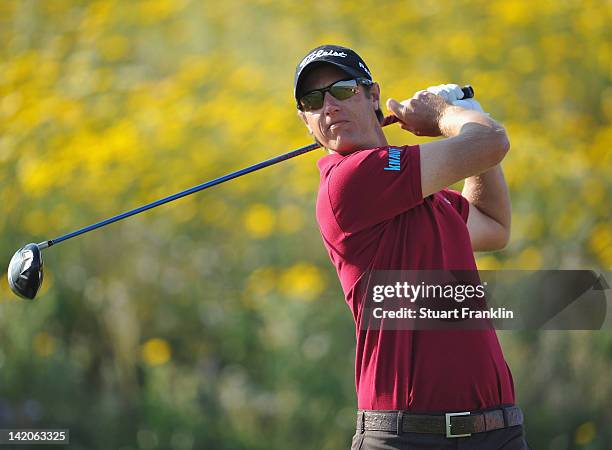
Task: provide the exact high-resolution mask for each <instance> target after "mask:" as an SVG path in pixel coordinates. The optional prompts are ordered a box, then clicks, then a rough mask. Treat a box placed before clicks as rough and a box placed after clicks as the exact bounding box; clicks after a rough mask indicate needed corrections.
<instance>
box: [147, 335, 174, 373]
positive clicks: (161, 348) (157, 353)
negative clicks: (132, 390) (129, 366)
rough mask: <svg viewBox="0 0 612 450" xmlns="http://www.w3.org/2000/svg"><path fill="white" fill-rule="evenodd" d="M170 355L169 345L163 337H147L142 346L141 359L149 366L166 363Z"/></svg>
mask: <svg viewBox="0 0 612 450" xmlns="http://www.w3.org/2000/svg"><path fill="white" fill-rule="evenodd" d="M170 357H171V349H170V345H169V344H168V342H167V341H166V340H164V339H161V338H153V339H149V340H148V341H147V342H145V343H144V345H143V346H142V360H143V361H144V362H145V363H146V364H148V365H149V366H161V365H163V364H166V363H167V362H168V361H169V360H170Z"/></svg>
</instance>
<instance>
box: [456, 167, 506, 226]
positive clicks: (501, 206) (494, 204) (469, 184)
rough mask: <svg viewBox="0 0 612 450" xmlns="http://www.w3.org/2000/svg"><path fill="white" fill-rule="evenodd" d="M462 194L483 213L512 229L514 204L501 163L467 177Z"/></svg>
mask: <svg viewBox="0 0 612 450" xmlns="http://www.w3.org/2000/svg"><path fill="white" fill-rule="evenodd" d="M462 195H463V196H464V197H465V198H466V199H467V200H468V201H469V202H470V203H471V204H472V205H474V206H475V207H477V208H478V209H479V210H480V211H481V212H482V213H484V214H486V215H487V216H489V217H490V218H492V219H493V220H495V221H496V222H497V223H499V224H500V225H502V226H503V227H504V228H505V229H506V230H508V232H509V231H510V224H511V217H512V206H511V203H510V193H509V192H508V185H507V184H506V180H505V178H504V173H503V171H502V168H501V165H499V164H497V165H495V166H493V167H492V168H490V169H489V170H487V171H485V172H483V173H481V174H479V175H475V176H473V177H469V178H466V179H465V184H464V186H463V192H462Z"/></svg>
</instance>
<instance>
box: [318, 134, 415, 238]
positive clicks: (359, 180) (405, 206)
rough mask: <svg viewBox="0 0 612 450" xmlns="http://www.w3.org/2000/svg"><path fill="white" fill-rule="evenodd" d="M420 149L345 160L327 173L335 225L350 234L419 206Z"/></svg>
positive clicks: (385, 150) (359, 154)
mask: <svg viewBox="0 0 612 450" xmlns="http://www.w3.org/2000/svg"><path fill="white" fill-rule="evenodd" d="M420 164H421V162H420V148H419V146H418V145H416V146H406V147H384V148H379V149H372V150H363V151H359V152H355V153H353V154H351V155H349V156H346V157H345V158H344V159H343V160H342V161H341V162H340V163H339V164H338V165H337V166H336V167H334V169H333V170H332V171H331V173H330V177H329V184H328V193H329V201H330V204H331V208H332V210H333V212H334V215H335V216H336V220H337V222H338V225H339V226H340V228H341V229H342V231H344V232H345V233H354V232H358V231H361V230H363V229H365V228H368V227H371V226H373V225H376V224H378V223H381V222H384V221H386V220H389V219H391V218H393V217H395V216H396V215H398V214H401V213H403V212H405V211H408V210H409V209H411V208H414V207H415V206H417V205H419V204H420V203H422V202H423V194H422V191H421V165H420Z"/></svg>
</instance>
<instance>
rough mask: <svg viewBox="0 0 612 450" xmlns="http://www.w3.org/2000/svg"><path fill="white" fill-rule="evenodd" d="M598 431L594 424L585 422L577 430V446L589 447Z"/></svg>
mask: <svg viewBox="0 0 612 450" xmlns="http://www.w3.org/2000/svg"><path fill="white" fill-rule="evenodd" d="M596 432H597V429H596V428H595V424H594V423H593V422H585V423H583V424H582V425H580V426H579V427H578V428H577V429H576V435H575V440H576V444H577V445H587V444H589V443H590V442H591V441H592V440H593V439H595V435H596Z"/></svg>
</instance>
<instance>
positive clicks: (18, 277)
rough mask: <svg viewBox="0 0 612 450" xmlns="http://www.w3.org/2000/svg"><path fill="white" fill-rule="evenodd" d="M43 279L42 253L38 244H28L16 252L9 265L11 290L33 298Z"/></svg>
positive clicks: (19, 294)
mask: <svg viewBox="0 0 612 450" xmlns="http://www.w3.org/2000/svg"><path fill="white" fill-rule="evenodd" d="M42 281H43V260H42V253H41V252H40V249H39V248H38V245H36V244H28V245H26V246H25V247H22V248H20V249H19V250H17V251H16V252H15V254H14V255H13V257H12V258H11V262H10V263H9V267H8V282H9V286H10V287H11V290H12V291H13V292H14V293H15V294H17V295H18V296H20V297H23V298H27V299H30V300H32V299H33V298H34V297H36V293H37V292H38V289H39V288H40V286H41V285H42Z"/></svg>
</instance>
